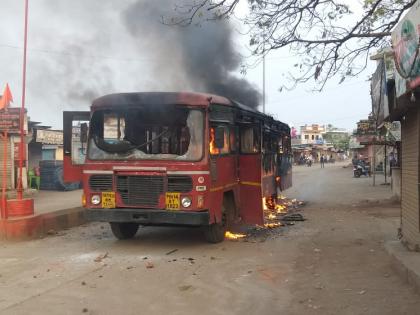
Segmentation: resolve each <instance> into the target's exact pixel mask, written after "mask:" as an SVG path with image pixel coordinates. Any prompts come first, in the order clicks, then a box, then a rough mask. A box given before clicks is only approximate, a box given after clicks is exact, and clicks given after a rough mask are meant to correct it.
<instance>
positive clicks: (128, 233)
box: [109, 222, 139, 240]
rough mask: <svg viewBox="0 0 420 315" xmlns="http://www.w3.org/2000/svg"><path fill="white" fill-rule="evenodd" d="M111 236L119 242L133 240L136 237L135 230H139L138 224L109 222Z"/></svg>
mask: <svg viewBox="0 0 420 315" xmlns="http://www.w3.org/2000/svg"><path fill="white" fill-rule="evenodd" d="M109 224H110V225H111V230H112V234H114V236H115V237H116V238H118V239H119V240H126V239H129V238H133V237H134V235H136V233H137V230H138V229H139V224H138V223H132V222H124V223H120V222H110V223H109Z"/></svg>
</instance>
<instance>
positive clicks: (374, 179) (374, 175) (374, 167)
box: [372, 144, 376, 186]
mask: <svg viewBox="0 0 420 315" xmlns="http://www.w3.org/2000/svg"><path fill="white" fill-rule="evenodd" d="M372 164H373V165H372V172H373V186H375V185H376V172H375V171H376V146H375V144H373V163H372Z"/></svg>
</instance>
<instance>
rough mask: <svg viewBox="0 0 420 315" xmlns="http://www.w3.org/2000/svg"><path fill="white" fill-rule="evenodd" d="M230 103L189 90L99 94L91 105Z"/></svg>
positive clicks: (218, 97)
mask: <svg viewBox="0 0 420 315" xmlns="http://www.w3.org/2000/svg"><path fill="white" fill-rule="evenodd" d="M214 103H217V104H222V105H232V102H231V101H230V100H228V99H227V98H225V97H222V96H218V95H212V94H205V93H191V92H137V93H118V94H109V95H105V96H101V97H99V98H97V99H95V100H94V101H93V103H92V107H93V108H95V109H99V108H101V107H113V106H120V105H128V106H136V105H142V104H147V105H154V104H156V105H158V104H161V105H170V104H182V105H190V106H209V105H210V104H214Z"/></svg>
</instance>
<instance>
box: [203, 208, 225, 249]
mask: <svg viewBox="0 0 420 315" xmlns="http://www.w3.org/2000/svg"><path fill="white" fill-rule="evenodd" d="M226 226H227V213H226V208H225V206H224V205H223V206H222V221H221V222H218V223H213V224H210V225H209V226H207V227H206V229H205V231H204V235H205V237H206V240H207V242H209V243H220V242H223V240H224V239H225V233H226Z"/></svg>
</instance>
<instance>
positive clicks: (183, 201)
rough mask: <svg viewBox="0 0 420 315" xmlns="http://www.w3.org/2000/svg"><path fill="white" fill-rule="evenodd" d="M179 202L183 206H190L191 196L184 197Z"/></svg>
mask: <svg viewBox="0 0 420 315" xmlns="http://www.w3.org/2000/svg"><path fill="white" fill-rule="evenodd" d="M181 204H182V206H183V207H184V208H189V207H191V204H192V202H191V198H190V197H184V198H182V199H181Z"/></svg>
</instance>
